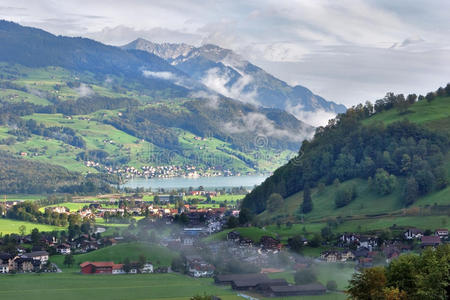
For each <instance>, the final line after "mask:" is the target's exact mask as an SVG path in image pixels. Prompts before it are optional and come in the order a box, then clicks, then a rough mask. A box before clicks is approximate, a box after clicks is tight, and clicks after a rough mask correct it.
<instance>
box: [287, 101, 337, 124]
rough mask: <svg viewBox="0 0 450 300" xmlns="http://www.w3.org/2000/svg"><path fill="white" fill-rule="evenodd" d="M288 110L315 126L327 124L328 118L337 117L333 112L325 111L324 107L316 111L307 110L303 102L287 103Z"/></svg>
mask: <svg viewBox="0 0 450 300" xmlns="http://www.w3.org/2000/svg"><path fill="white" fill-rule="evenodd" d="M285 109H286V111H287V112H289V113H291V114H293V115H294V116H295V117H296V118H297V119H299V120H302V121H303V122H305V123H307V124H309V125H311V126H314V127H318V126H325V125H327V124H328V120H330V119H333V118H334V117H336V114H335V113H333V112H329V111H325V110H323V109H317V110H315V111H305V110H303V106H302V105H301V104H297V105H291V104H290V103H287V105H286V108H285Z"/></svg>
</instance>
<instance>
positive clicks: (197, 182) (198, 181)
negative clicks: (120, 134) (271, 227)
mask: <svg viewBox="0 0 450 300" xmlns="http://www.w3.org/2000/svg"><path fill="white" fill-rule="evenodd" d="M266 178H267V176H265V175H245V176H215V177H197V178H189V177H174V178H149V179H145V178H134V179H131V180H129V181H128V182H127V183H125V184H124V185H122V187H129V188H137V187H140V188H146V189H149V188H151V189H160V188H162V189H180V188H189V187H193V188H197V187H199V186H203V187H204V188H233V187H241V186H242V187H246V188H253V187H254V186H255V185H258V184H260V183H261V182H263V181H264V180H265V179H266Z"/></svg>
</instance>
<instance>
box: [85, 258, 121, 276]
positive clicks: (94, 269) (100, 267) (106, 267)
mask: <svg viewBox="0 0 450 300" xmlns="http://www.w3.org/2000/svg"><path fill="white" fill-rule="evenodd" d="M80 267H81V273H83V274H122V273H123V265H122V264H115V263H114V262H112V261H99V262H89V261H86V262H84V263H82V264H80Z"/></svg>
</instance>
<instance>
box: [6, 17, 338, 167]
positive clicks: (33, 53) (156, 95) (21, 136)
mask: <svg viewBox="0 0 450 300" xmlns="http://www.w3.org/2000/svg"><path fill="white" fill-rule="evenodd" d="M138 42H139V43H140V42H142V40H138V41H137V42H136V43H134V44H139V43H138ZM0 43H1V44H2V47H0V107H1V110H0V150H3V151H6V152H8V153H10V154H12V155H14V156H16V157H18V156H22V159H27V160H30V159H31V160H37V161H40V162H42V163H49V164H55V165H59V166H62V167H64V168H67V169H68V170H70V171H76V172H81V173H92V172H103V171H105V170H109V171H108V172H112V170H113V169H117V168H122V167H125V166H132V167H135V168H138V169H139V168H141V167H143V166H146V165H149V164H151V165H169V164H171V165H179V166H180V165H181V166H192V165H194V166H197V167H198V168H200V169H202V170H211V169H213V170H222V171H223V170H229V171H231V172H233V173H234V172H241V173H242V172H244V173H247V172H259V171H272V170H273V169H274V168H276V167H277V166H279V165H281V164H282V163H283V162H285V161H287V159H289V158H290V157H292V156H293V155H295V153H297V151H298V149H299V147H300V145H301V143H302V141H303V140H304V139H306V138H308V137H310V136H311V135H312V134H313V132H314V128H313V127H312V126H310V125H308V124H306V123H304V122H302V121H301V120H299V119H298V118H296V117H295V116H294V115H293V114H290V113H289V112H286V111H285V110H284V109H283V107H284V106H285V105H286V103H288V102H289V101H288V100H286V99H287V98H283V97H282V95H288V94H292V93H294V92H293V91H296V90H301V89H304V88H301V87H295V88H292V87H289V86H288V85H287V84H286V83H283V82H282V81H280V80H278V79H276V78H274V77H272V76H271V75H269V74H267V73H266V72H264V71H263V70H262V69H260V68H258V67H256V66H254V65H252V64H251V63H249V62H247V61H245V60H242V59H241V58H239V57H238V56H237V55H236V54H234V53H233V52H232V51H230V50H225V49H221V48H219V47H217V46H213V45H205V46H203V47H199V48H196V47H192V46H189V45H184V44H180V45H169V44H161V45H156V44H153V45H154V46H155V47H156V48H154V50H153V51H150V52H149V49H147V50H145V51H144V50H140V49H137V48H141V47H137V46H136V45H135V46H136V47H133V44H131V45H128V46H126V47H114V46H109V45H105V44H102V43H100V42H97V41H94V40H91V39H87V38H79V37H65V36H56V35H53V34H51V33H48V32H46V31H44V30H41V29H37V28H32V27H25V26H21V25H19V24H17V23H13V22H8V21H0ZM158 49H159V50H158ZM211 67H212V68H211ZM214 72H217V74H222V73H223V74H229V75H227V76H229V80H228V81H227V82H225V83H224V86H223V87H222V88H223V90H221V89H220V88H218V87H217V86H215V85H214V84H211V82H212V81H214V80H218V81H219V82H224V81H223V79H221V78H218V79H217V78H214V76H213V75H214V74H213V73H214ZM204 74H209V75H210V79H208V80H205V79H204ZM219 77H220V76H219ZM250 77H251V79H248V78H250ZM210 81H211V82H210ZM277 86H279V88H278V89H277ZM236 89H237V90H238V92H234V91H235V90H236ZM305 90H306V89H305ZM230 91H231V92H230ZM306 91H308V90H306ZM266 92H267V93H269V92H270V93H273V94H274V95H278V96H277V97H278V98H276V97H275V96H274V98H273V99H275V100H274V101H273V103H272V104H271V103H270V101H268V100H267V99H269V98H268V96H267V93H266ZM308 92H309V91H308ZM264 93H265V94H266V96H265V97H266V98H264V97H260V95H263V94H264ZM283 93H284V94H283ZM311 95H312V96H311V97H312V98H314V99H322V98H320V97H318V96H315V95H313V94H312V93H311ZM282 98H283V99H284V100H280V101H279V102H277V101H278V100H276V99H282ZM312 98H311V99H312ZM264 99H266V100H264ZM311 99H310V100H311ZM322 100H323V99H322ZM264 101H266V102H264ZM302 101H303V100H302ZM304 101H305V102H302V103H305V104H304V105H305V107H309V108H308V109H310V110H314V109H315V108H317V109H320V110H322V109H324V110H327V111H330V110H333V108H332V107H334V104H332V103H331V102H327V101H325V100H323V105H319V106H314V105H315V104H314V101H312V100H311V101H307V100H304ZM260 102H261V103H260ZM263 102H264V103H263ZM297 103H299V102H297ZM306 103H308V104H306ZM317 103H322V102H321V101H319V102H316V104H317ZM327 105H328V106H327ZM333 112H337V111H335V110H333ZM157 152H158V153H165V154H167V155H163V157H161V155H159V156H158V155H154V153H157ZM93 166H94V167H93ZM208 172H209V171H208Z"/></svg>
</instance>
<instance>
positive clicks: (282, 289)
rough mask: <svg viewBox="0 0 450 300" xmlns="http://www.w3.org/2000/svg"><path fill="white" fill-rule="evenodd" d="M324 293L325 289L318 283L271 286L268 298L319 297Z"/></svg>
mask: <svg viewBox="0 0 450 300" xmlns="http://www.w3.org/2000/svg"><path fill="white" fill-rule="evenodd" d="M325 292H326V288H325V287H324V286H323V285H321V284H320V283H311V284H305V285H288V286H271V287H270V290H269V294H270V296H274V297H287V296H305V295H321V294H325Z"/></svg>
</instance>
